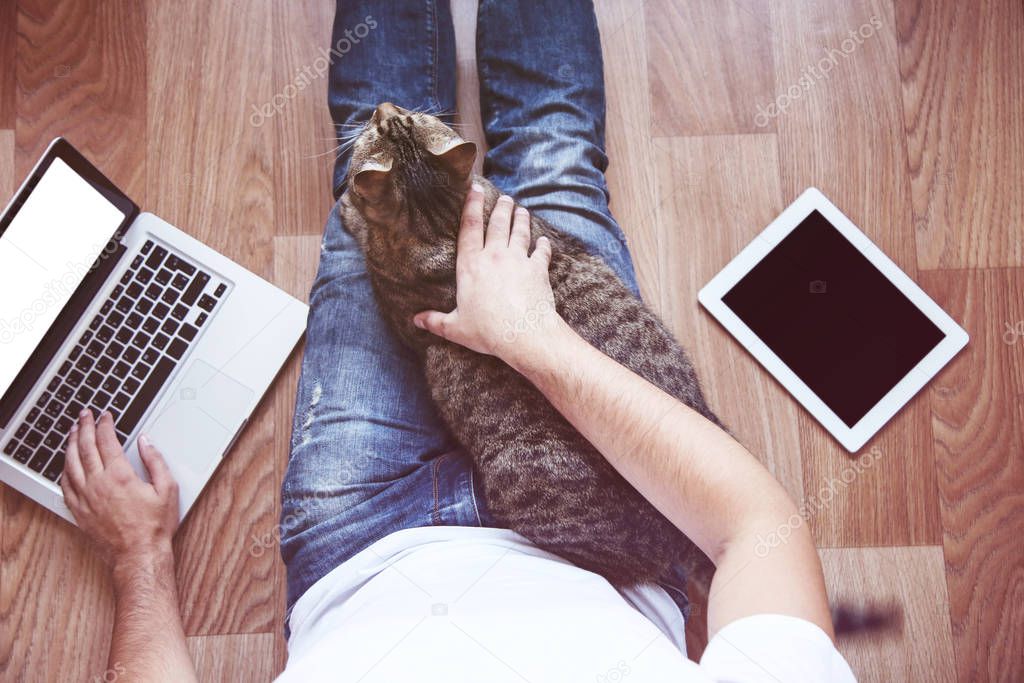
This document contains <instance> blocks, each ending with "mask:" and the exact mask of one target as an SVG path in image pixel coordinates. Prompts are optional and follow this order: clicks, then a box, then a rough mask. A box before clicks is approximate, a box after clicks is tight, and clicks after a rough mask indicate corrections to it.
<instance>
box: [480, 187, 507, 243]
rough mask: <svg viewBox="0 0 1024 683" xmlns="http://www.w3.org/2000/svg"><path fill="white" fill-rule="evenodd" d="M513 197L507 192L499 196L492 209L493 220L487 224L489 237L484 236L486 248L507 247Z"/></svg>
mask: <svg viewBox="0 0 1024 683" xmlns="http://www.w3.org/2000/svg"><path fill="white" fill-rule="evenodd" d="M513 206H514V204H513V203H512V198H511V197H509V196H508V195H506V194H503V195H501V196H500V197H498V201H497V202H496V203H495V204H494V208H493V209H491V220H490V222H489V223H488V224H487V237H485V238H484V248H487V247H507V246H508V237H509V230H510V229H511V227H512V207H513Z"/></svg>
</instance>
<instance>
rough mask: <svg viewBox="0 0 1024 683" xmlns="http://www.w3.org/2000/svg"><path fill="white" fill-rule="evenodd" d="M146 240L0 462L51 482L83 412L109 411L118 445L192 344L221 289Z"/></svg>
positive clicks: (204, 274) (57, 477) (58, 474)
mask: <svg viewBox="0 0 1024 683" xmlns="http://www.w3.org/2000/svg"><path fill="white" fill-rule="evenodd" d="M210 279H211V276H210V274H209V273H207V272H204V271H203V270H201V269H200V268H197V267H196V266H195V265H193V264H191V263H189V262H188V261H187V260H185V258H184V257H182V256H180V255H178V254H174V253H171V252H169V251H168V250H167V249H166V248H164V247H162V246H160V245H158V244H155V243H154V242H153V241H152V240H149V241H147V242H146V243H145V244H144V245H143V246H142V249H141V250H140V251H139V254H138V255H136V256H135V258H134V260H133V261H132V263H131V266H130V267H129V268H128V270H126V271H125V272H124V274H123V276H122V277H121V280H120V282H119V283H118V284H117V286H116V287H114V289H113V290H112V291H111V293H110V296H109V297H108V298H107V300H106V301H105V302H104V303H103V306H102V307H101V308H100V310H99V313H98V314H97V315H96V316H95V317H93V319H92V321H91V322H90V323H89V327H88V329H86V331H85V332H84V333H82V336H81V337H80V338H79V340H78V343H77V344H75V346H74V347H72V349H71V352H70V353H69V354H68V356H67V357H66V358H65V360H64V361H63V363H61V365H60V367H59V368H58V369H57V371H56V372H55V373H54V374H53V376H52V377H51V378H50V380H49V382H48V384H47V385H46V391H44V392H43V393H42V395H40V396H39V398H38V399H37V400H36V403H35V405H34V406H33V407H32V409H31V410H30V411H29V412H28V414H27V415H26V416H25V420H24V421H23V422H22V423H21V424H20V425H18V428H17V429H16V430H15V431H14V436H13V437H12V438H11V439H10V440H9V441H8V442H7V443H6V444H5V445H4V448H3V453H4V455H6V456H8V457H11V458H13V459H14V460H16V461H17V462H19V463H21V464H23V465H25V466H27V467H28V468H29V469H32V470H34V471H36V472H39V473H40V474H42V475H43V476H44V477H46V478H47V479H49V480H50V481H53V482H58V481H60V477H61V474H62V473H63V471H64V441H65V439H66V438H67V434H68V430H69V429H70V428H71V425H72V423H74V422H75V421H76V420H77V419H78V414H79V413H80V412H81V411H82V409H83V408H91V409H92V410H93V413H94V414H96V415H98V414H99V413H100V412H102V411H104V410H107V411H109V412H110V414H111V416H113V418H114V427H115V429H116V431H117V436H118V439H120V441H121V443H122V444H123V443H125V442H126V441H127V440H128V436H129V435H130V434H131V433H132V430H133V429H135V427H136V426H137V425H138V423H139V420H140V419H141V418H142V416H143V414H145V412H146V409H147V408H148V407H149V406H150V405H151V404H152V403H153V400H154V399H155V398H156V395H157V394H158V393H159V392H160V388H161V387H162V386H163V385H164V384H165V383H166V382H167V379H168V378H169V377H170V376H171V373H172V372H173V371H174V368H175V367H176V366H177V365H178V362H179V361H181V359H182V358H184V356H185V354H186V353H187V352H188V349H189V347H190V346H191V345H192V343H193V342H194V341H195V340H196V338H197V336H198V334H199V330H200V328H201V327H202V326H203V324H204V323H206V321H207V320H208V319H209V316H210V315H211V314H212V312H213V310H214V309H215V308H216V306H217V304H218V303H219V302H220V300H221V298H222V297H223V295H224V293H225V292H226V291H227V285H226V284H224V283H222V282H221V283H217V284H216V286H209V285H210Z"/></svg>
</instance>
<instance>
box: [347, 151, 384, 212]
mask: <svg viewBox="0 0 1024 683" xmlns="http://www.w3.org/2000/svg"><path fill="white" fill-rule="evenodd" d="M390 179H391V161H390V160H389V161H387V162H386V163H385V162H381V161H377V160H376V159H367V160H366V161H365V162H363V165H362V167H361V168H360V169H359V170H358V171H356V174H355V175H354V176H353V177H352V189H353V190H355V193H356V194H358V195H359V196H360V197H362V198H363V199H365V200H367V201H368V202H373V203H376V202H379V201H380V200H381V199H383V198H384V195H385V193H387V190H388V182H390Z"/></svg>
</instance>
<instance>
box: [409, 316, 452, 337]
mask: <svg viewBox="0 0 1024 683" xmlns="http://www.w3.org/2000/svg"><path fill="white" fill-rule="evenodd" d="M454 315H455V311H452V312H451V313H442V312H440V311H423V312H421V313H417V314H416V315H414V316H413V318H412V323H413V325H415V326H416V327H418V328H420V329H421V330H426V331H427V332H430V333H431V334H436V335H437V336H438V337H441V338H443V339H450V338H449V337H448V330H449V325H450V323H451V319H452V317H453V316H454Z"/></svg>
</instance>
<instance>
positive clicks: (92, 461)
mask: <svg viewBox="0 0 1024 683" xmlns="http://www.w3.org/2000/svg"><path fill="white" fill-rule="evenodd" d="M78 453H79V456H80V457H81V459H82V469H83V470H85V475H86V476H87V477H88V476H91V475H93V474H95V473H96V472H99V471H101V470H102V469H103V460H101V459H100V451H99V449H98V448H97V447H96V422H95V421H94V420H93V419H92V411H91V410H89V409H88V408H86V409H85V410H83V411H82V412H81V413H79V414H78Z"/></svg>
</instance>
